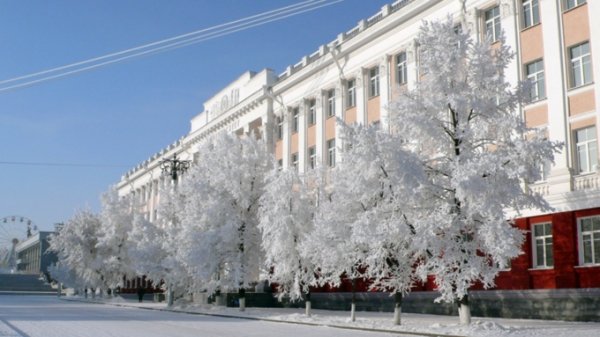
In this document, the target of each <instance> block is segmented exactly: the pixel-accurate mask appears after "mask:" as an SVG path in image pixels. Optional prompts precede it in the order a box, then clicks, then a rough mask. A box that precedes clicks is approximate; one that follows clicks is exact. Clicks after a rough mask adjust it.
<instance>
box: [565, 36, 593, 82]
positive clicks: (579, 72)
mask: <svg viewBox="0 0 600 337" xmlns="http://www.w3.org/2000/svg"><path fill="white" fill-rule="evenodd" d="M569 56H570V58H571V88H577V87H580V86H582V85H586V84H589V83H592V58H591V56H590V43H589V42H585V43H582V44H580V45H577V46H575V47H571V48H569Z"/></svg>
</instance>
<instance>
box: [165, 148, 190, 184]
mask: <svg viewBox="0 0 600 337" xmlns="http://www.w3.org/2000/svg"><path fill="white" fill-rule="evenodd" d="M190 163H191V161H190V160H180V159H177V154H174V155H173V159H163V160H162V161H161V162H160V168H161V170H162V173H163V174H164V175H166V176H170V177H171V180H173V181H174V182H175V181H177V178H178V177H179V174H180V173H183V172H185V171H186V170H187V169H188V168H190Z"/></svg>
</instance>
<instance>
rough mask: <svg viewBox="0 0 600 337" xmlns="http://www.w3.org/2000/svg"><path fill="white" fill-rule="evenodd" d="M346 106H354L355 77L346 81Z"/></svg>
mask: <svg viewBox="0 0 600 337" xmlns="http://www.w3.org/2000/svg"><path fill="white" fill-rule="evenodd" d="M346 95H347V97H346V108H354V107H355V106H356V79H354V78H352V79H349V80H348V81H346Z"/></svg>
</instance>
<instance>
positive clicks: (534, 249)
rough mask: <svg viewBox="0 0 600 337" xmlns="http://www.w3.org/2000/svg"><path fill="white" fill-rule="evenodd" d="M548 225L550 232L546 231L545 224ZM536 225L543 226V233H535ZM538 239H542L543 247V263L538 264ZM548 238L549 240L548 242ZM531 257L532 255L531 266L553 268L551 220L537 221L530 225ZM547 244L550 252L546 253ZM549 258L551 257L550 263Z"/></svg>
mask: <svg viewBox="0 0 600 337" xmlns="http://www.w3.org/2000/svg"><path fill="white" fill-rule="evenodd" d="M548 225H549V226H550V233H547V232H546V226H548ZM536 226H544V227H543V229H542V230H543V231H544V233H543V234H542V235H539V236H538V235H536ZM538 240H541V241H542V245H541V247H543V248H542V249H543V257H542V260H543V264H538V259H539V256H538V253H537V247H538ZM548 240H549V241H550V242H549V243H548ZM531 246H532V248H531V257H532V266H533V268H535V269H552V268H554V237H553V232H552V222H551V221H546V222H538V223H534V224H532V225H531ZM548 246H550V254H548ZM549 258H550V259H551V264H549V263H548V262H549V261H548V260H549Z"/></svg>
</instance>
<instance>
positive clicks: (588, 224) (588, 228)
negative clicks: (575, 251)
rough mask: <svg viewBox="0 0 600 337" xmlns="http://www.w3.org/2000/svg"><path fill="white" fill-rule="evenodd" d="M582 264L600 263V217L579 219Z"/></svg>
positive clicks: (580, 258) (580, 259)
mask: <svg viewBox="0 0 600 337" xmlns="http://www.w3.org/2000/svg"><path fill="white" fill-rule="evenodd" d="M579 261H580V264H582V265H585V264H599V263H600V217H598V216H594V217H589V218H583V219H579Z"/></svg>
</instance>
